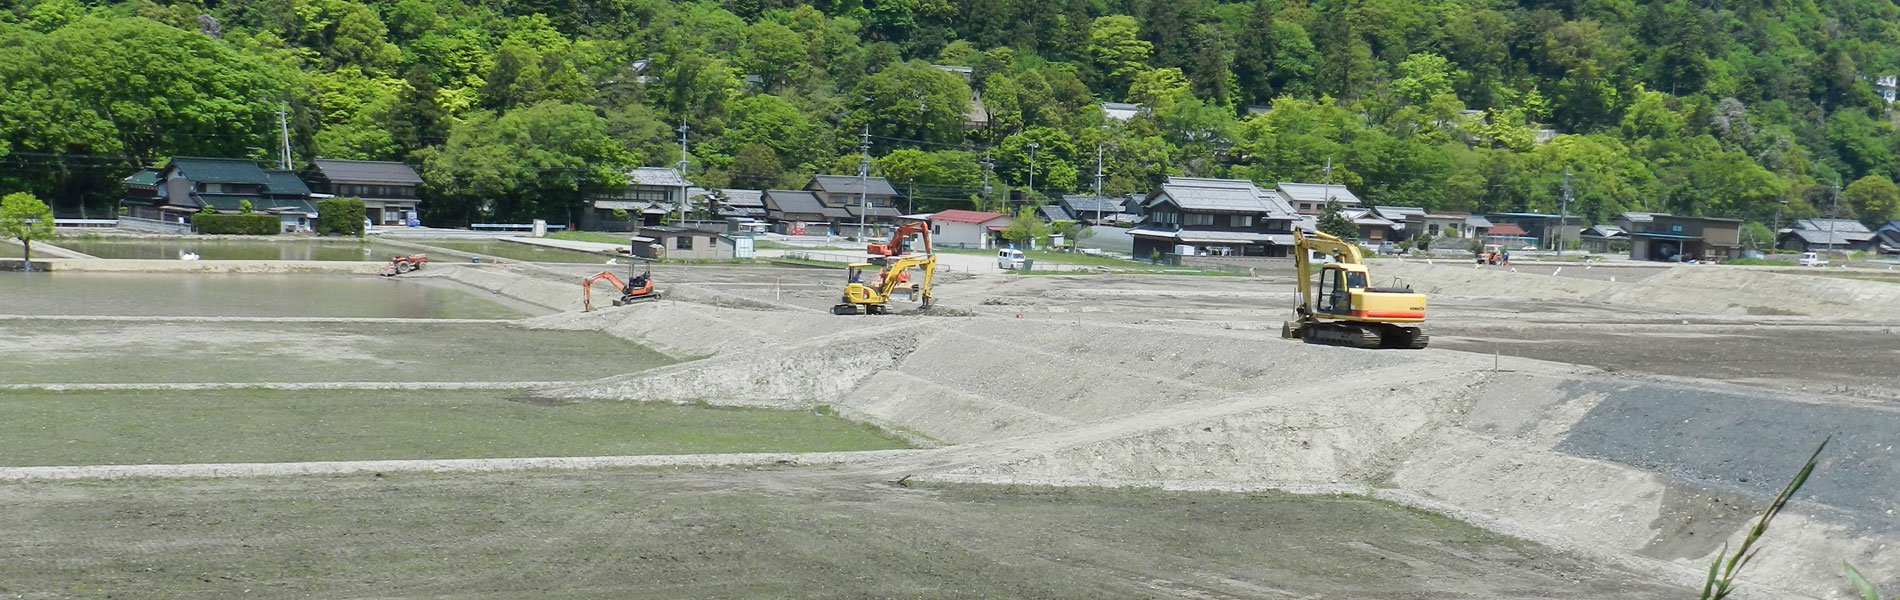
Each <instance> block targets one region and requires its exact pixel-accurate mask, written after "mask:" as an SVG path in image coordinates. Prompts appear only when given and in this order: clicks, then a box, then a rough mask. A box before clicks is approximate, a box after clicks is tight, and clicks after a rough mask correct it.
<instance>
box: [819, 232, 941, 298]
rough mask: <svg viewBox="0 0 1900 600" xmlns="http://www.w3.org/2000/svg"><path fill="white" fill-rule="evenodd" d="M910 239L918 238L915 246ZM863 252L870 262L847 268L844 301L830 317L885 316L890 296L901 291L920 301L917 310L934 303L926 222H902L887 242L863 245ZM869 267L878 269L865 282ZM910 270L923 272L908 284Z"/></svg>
mask: <svg viewBox="0 0 1900 600" xmlns="http://www.w3.org/2000/svg"><path fill="white" fill-rule="evenodd" d="M912 236H916V237H918V238H919V239H918V241H917V243H915V244H913V243H912V242H911V237H912ZM865 252H866V253H868V254H870V255H871V261H870V262H863V263H853V264H851V265H850V266H849V273H848V275H847V279H846V281H845V286H844V299H843V300H842V301H840V302H839V303H838V304H837V305H835V306H832V307H831V313H832V314H837V315H857V314H866V315H881V314H886V313H889V312H890V310H891V307H890V303H891V300H892V298H893V296H895V295H896V294H898V293H902V292H908V294H909V296H910V298H911V299H912V300H919V301H921V306H919V308H926V309H927V308H930V306H931V304H932V303H933V302H935V301H936V299H937V298H936V296H934V295H932V294H931V290H930V285H931V283H933V282H934V281H935V280H936V277H937V255H936V253H934V252H932V251H931V247H930V225H929V224H928V223H924V222H921V221H918V222H911V223H905V224H904V225H902V226H900V227H898V228H897V231H895V232H893V233H892V234H891V241H889V242H886V243H883V244H870V245H867V246H866V247H865ZM872 267H879V270H878V273H877V280H876V281H872V282H869V283H866V282H865V273H866V272H868V271H870V270H871V268H872ZM911 269H918V270H921V271H923V273H922V276H921V277H920V278H918V280H917V282H916V283H912V281H911V276H910V270H911Z"/></svg>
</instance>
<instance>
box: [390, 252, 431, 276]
mask: <svg viewBox="0 0 1900 600" xmlns="http://www.w3.org/2000/svg"><path fill="white" fill-rule="evenodd" d="M428 262H429V255H427V254H411V255H408V256H398V257H395V258H392V259H389V264H388V265H384V266H383V276H384V277H394V276H396V275H401V274H403V273H408V272H410V271H414V270H416V269H420V268H422V265H423V264H425V263H428Z"/></svg>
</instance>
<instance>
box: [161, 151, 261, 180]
mask: <svg viewBox="0 0 1900 600" xmlns="http://www.w3.org/2000/svg"><path fill="white" fill-rule="evenodd" d="M169 168H171V169H176V170H177V171H179V172H180V173H184V175H185V177H187V178H189V179H191V180H192V181H196V182H199V183H251V184H257V185H263V184H266V183H269V182H270V177H269V176H267V175H265V174H264V170H263V169H259V168H257V163H256V162H252V161H251V160H250V159H248V158H196V157H188V156H183V157H174V158H172V164H171V167H169Z"/></svg>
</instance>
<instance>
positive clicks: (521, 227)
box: [468, 223, 567, 231]
mask: <svg viewBox="0 0 1900 600" xmlns="http://www.w3.org/2000/svg"><path fill="white" fill-rule="evenodd" d="M468 228H469V229H474V230H478V231H491V230H492V231H534V225H533V224H531V223H470V224H469V225H468ZM565 229H567V226H566V225H554V224H549V225H548V231H561V230H565Z"/></svg>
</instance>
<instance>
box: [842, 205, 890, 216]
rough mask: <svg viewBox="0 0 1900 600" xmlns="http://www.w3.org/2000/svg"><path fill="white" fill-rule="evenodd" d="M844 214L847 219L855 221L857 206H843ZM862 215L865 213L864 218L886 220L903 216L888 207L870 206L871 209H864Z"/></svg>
mask: <svg viewBox="0 0 1900 600" xmlns="http://www.w3.org/2000/svg"><path fill="white" fill-rule="evenodd" d="M844 212H845V215H847V216H849V217H851V218H853V219H856V218H858V207H857V206H854V205H847V206H845V207H844ZM864 213H865V216H869V217H888V218H897V217H901V216H904V213H901V212H898V210H897V209H895V208H891V207H889V206H872V207H868V208H866V209H865V210H864Z"/></svg>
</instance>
